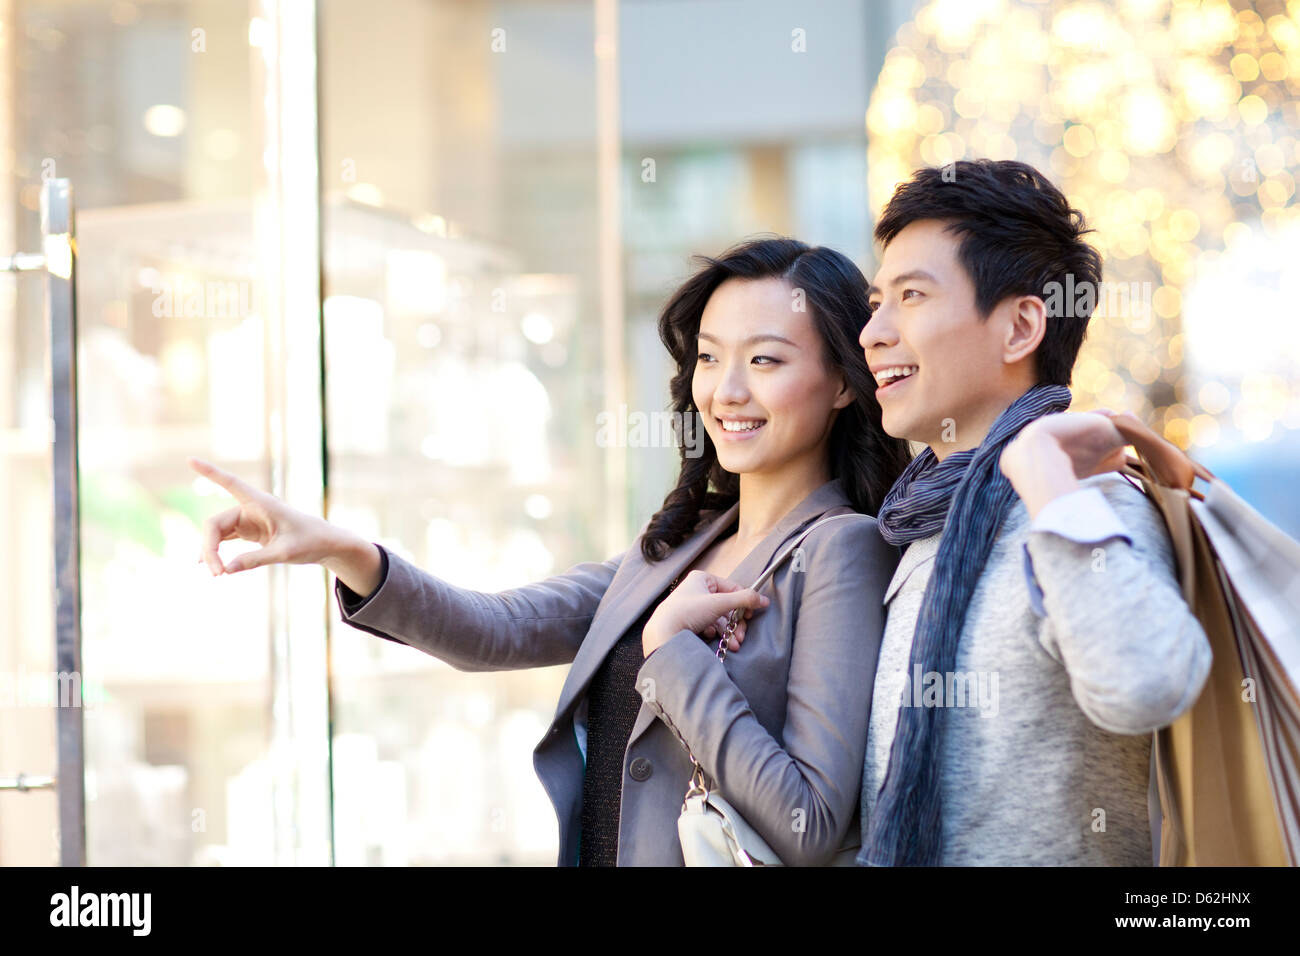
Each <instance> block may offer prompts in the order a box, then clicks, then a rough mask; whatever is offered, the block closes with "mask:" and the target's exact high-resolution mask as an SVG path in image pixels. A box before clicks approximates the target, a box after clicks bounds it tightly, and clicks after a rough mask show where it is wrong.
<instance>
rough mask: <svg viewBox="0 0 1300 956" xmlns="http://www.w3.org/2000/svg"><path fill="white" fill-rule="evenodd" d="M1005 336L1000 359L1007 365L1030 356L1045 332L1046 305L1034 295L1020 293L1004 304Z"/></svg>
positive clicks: (1039, 343) (1040, 342)
mask: <svg viewBox="0 0 1300 956" xmlns="http://www.w3.org/2000/svg"><path fill="white" fill-rule="evenodd" d="M1005 307H1006V308H1007V309H1008V310H1009V312H1008V315H1007V320H1006V321H1007V325H1006V337H1005V339H1004V340H1003V343H1002V361H1004V362H1006V363H1007V364H1008V365H1014V364H1015V363H1016V362H1020V361H1023V360H1024V359H1026V358H1029V357H1031V356H1032V355H1033V354H1034V351H1035V350H1036V349H1037V348H1038V346H1039V345H1041V344H1042V342H1043V336H1044V335H1045V334H1046V333H1047V306H1046V305H1045V304H1044V303H1043V300H1042V299H1040V298H1039V297H1038V296H1036V295H1022V296H1018V297H1016V298H1014V299H1012V300H1011V301H1010V302H1008V303H1006V306H1005Z"/></svg>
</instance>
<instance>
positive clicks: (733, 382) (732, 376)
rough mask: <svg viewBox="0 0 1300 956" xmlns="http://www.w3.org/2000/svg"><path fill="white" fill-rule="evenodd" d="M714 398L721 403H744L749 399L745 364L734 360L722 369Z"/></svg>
mask: <svg viewBox="0 0 1300 956" xmlns="http://www.w3.org/2000/svg"><path fill="white" fill-rule="evenodd" d="M713 398H714V401H716V402H718V403H720V404H743V403H744V402H746V401H748V399H749V385H748V383H747V382H746V380H745V367H744V366H743V365H740V364H738V363H735V362H733V363H730V364H728V365H727V366H726V367H725V368H724V369H723V370H722V377H721V378H720V379H719V381H718V387H717V388H716V389H714V392H713Z"/></svg>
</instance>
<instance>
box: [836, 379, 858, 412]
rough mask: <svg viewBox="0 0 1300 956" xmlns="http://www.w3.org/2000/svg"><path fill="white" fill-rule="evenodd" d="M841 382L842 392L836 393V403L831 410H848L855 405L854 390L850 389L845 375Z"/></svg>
mask: <svg viewBox="0 0 1300 956" xmlns="http://www.w3.org/2000/svg"><path fill="white" fill-rule="evenodd" d="M839 380H840V390H839V391H838V392H836V393H835V403H834V404H833V405H831V408H847V407H848V406H850V405H852V404H853V398H854V395H853V389H851V388H849V383H848V381H847V380H846V379H845V378H844V376H843V375H841V376H840V377H839Z"/></svg>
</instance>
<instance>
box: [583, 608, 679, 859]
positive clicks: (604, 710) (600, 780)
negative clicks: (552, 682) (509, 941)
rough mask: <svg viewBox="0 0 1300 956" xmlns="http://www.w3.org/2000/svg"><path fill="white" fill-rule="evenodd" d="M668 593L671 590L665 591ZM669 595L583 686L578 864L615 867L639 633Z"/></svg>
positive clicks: (635, 708)
mask: <svg viewBox="0 0 1300 956" xmlns="http://www.w3.org/2000/svg"><path fill="white" fill-rule="evenodd" d="M671 590H672V589H671V588H669V591H671ZM667 596H668V592H667V591H665V592H664V594H663V595H662V596H661V597H660V598H659V600H657V601H652V602H650V605H649V606H648V607H647V608H646V609H645V611H644V612H643V613H642V615H641V617H640V618H639V619H638V620H637V622H636V623H635V624H633V625H632V626H631V627H629V628H628V629H627V631H626V632H625V633H624V634H623V636H622V637H621V638H620V639H619V642H618V643H617V644H615V645H614V647H613V649H612V650H611V651H610V652H609V653H608V654H607V655H605V661H604V663H602V664H601V665H600V669H599V670H598V671H596V674H595V676H594V677H592V679H591V684H590V686H589V687H588V688H587V769H586V772H585V773H584V774H583V778H582V831H581V837H580V839H579V842H578V865H579V866H615V865H617V863H618V821H619V814H620V811H621V805H622V800H623V760H624V756H625V754H626V751H627V741H628V738H629V737H631V736H632V726H633V725H634V724H635V723H636V715H637V713H638V712H639V711H640V710H641V694H640V692H639V691H638V690H637V687H636V675H637V673H638V672H639V671H640V670H641V665H642V663H643V662H644V661H645V657H644V655H643V654H642V651H641V635H642V632H643V631H644V630H645V626H646V622H647V621H649V620H650V615H651V614H653V613H654V612H655V608H657V607H658V606H659V604H660V603H661V602H662V601H663V599H664V598H665V597H667Z"/></svg>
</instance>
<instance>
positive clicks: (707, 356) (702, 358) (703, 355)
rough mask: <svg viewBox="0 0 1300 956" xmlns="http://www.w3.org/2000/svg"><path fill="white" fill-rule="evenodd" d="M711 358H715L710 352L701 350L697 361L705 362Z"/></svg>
mask: <svg viewBox="0 0 1300 956" xmlns="http://www.w3.org/2000/svg"><path fill="white" fill-rule="evenodd" d="M711 358H713V356H712V355H710V354H709V353H708V352H701V353H700V354H699V356H698V357H697V358H696V361H699V362H703V361H706V360H708V359H711Z"/></svg>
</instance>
